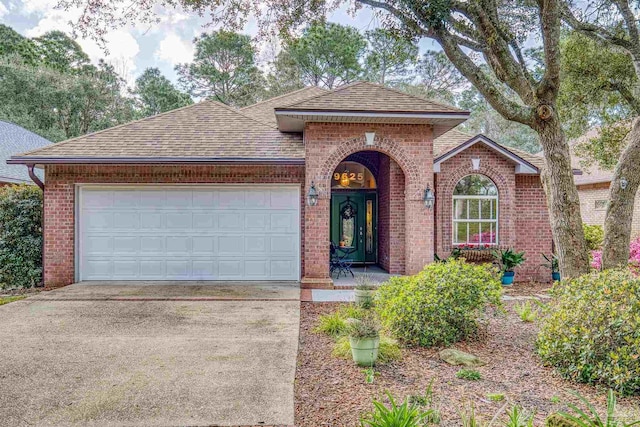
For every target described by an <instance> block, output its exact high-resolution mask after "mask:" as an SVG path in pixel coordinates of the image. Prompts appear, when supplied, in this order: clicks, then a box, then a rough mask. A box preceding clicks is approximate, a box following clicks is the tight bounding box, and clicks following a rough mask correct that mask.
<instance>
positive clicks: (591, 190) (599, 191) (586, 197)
mask: <svg viewBox="0 0 640 427" xmlns="http://www.w3.org/2000/svg"><path fill="white" fill-rule="evenodd" d="M609 185H610V183H609V182H604V183H598V184H587V185H580V186H578V195H579V197H580V213H581V214H582V221H583V222H585V223H586V224H590V225H602V226H604V219H605V216H606V214H607V208H606V207H602V206H601V205H600V206H596V201H597V200H604V201H608V200H609ZM638 236H640V192H638V193H637V194H636V201H635V205H634V208H633V219H632V222H631V238H632V239H635V238H636V237H638Z"/></svg>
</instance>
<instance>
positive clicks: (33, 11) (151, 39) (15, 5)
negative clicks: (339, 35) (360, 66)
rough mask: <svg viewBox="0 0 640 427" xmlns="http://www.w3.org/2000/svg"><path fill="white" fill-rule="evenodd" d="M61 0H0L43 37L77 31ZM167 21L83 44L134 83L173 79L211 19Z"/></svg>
mask: <svg viewBox="0 0 640 427" xmlns="http://www.w3.org/2000/svg"><path fill="white" fill-rule="evenodd" d="M56 4H57V0H0V23H2V24H5V25H8V26H10V27H12V28H13V29H15V30H16V31H18V32H19V33H20V34H22V35H24V36H27V37H37V36H40V35H42V34H44V33H46V32H47V31H52V30H61V31H64V32H66V33H68V34H71V32H72V25H71V23H72V22H73V21H74V20H76V19H77V18H78V16H79V11H77V10H71V11H63V10H58V9H56V8H55V6H56ZM160 18H161V22H160V23H159V24H157V25H156V24H154V25H148V24H145V25H132V26H129V27H126V28H119V29H115V30H111V31H110V32H109V33H108V34H107V35H106V41H107V44H106V48H107V49H108V55H107V54H106V53H105V52H104V50H103V49H102V48H101V47H99V46H98V44H97V43H96V42H95V41H93V40H91V39H81V38H78V39H77V41H78V43H79V44H80V45H81V46H82V48H83V50H84V51H85V52H86V53H87V54H88V55H89V56H90V58H91V60H92V61H94V62H97V61H98V59H100V58H104V59H106V60H107V62H109V63H111V64H113V65H114V66H115V68H116V70H117V71H118V72H119V73H120V74H121V75H122V76H123V77H125V79H126V80H127V82H128V84H129V85H132V84H133V81H134V80H135V78H136V77H137V76H138V75H140V74H141V73H142V72H143V70H144V69H145V68H147V67H157V68H159V69H160V70H161V71H162V73H163V74H164V75H165V76H167V77H168V78H169V79H170V80H172V81H173V82H176V80H177V76H176V73H175V71H174V67H175V66H176V65H177V64H180V63H185V62H190V61H191V59H192V58H193V50H194V47H193V39H194V37H195V36H197V35H199V34H201V33H202V32H203V31H207V30H210V28H204V26H203V25H204V24H206V23H207V21H206V18H200V17H197V16H193V15H189V14H188V13H185V12H183V11H179V10H175V9H161V10H160ZM329 21H332V22H337V23H340V24H344V25H351V26H354V27H356V28H357V29H359V30H360V31H366V30H369V29H372V28H375V27H376V26H377V21H376V20H375V18H374V17H373V14H372V13H371V12H370V11H368V10H361V11H360V12H359V13H358V15H356V16H355V17H352V16H351V15H349V14H348V13H347V12H346V8H345V9H340V10H337V11H336V12H335V13H333V14H332V15H331V16H330V17H329ZM242 32H244V33H245V34H249V35H251V36H255V35H256V32H257V29H256V27H255V23H253V22H251V21H250V22H248V23H247V25H246V26H245V28H244V30H243V31H242ZM420 47H421V50H423V51H424V50H426V49H433V48H434V46H433V43H431V42H429V41H427V40H425V41H422V42H421V43H420ZM273 50H274V49H273V44H271V45H269V44H266V43H265V44H264V45H263V46H262V47H261V53H260V55H261V57H262V58H267V57H268V56H269V55H270V53H272V52H273Z"/></svg>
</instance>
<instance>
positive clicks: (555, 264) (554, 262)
mask: <svg viewBox="0 0 640 427" xmlns="http://www.w3.org/2000/svg"><path fill="white" fill-rule="evenodd" d="M542 258H544V260H545V261H546V262H545V263H543V264H540V265H541V266H542V267H546V268H548V269H549V270H551V279H552V280H553V281H554V282H557V281H559V280H560V262H559V261H558V257H557V256H556V254H551V255H548V256H547V255H545V254H542Z"/></svg>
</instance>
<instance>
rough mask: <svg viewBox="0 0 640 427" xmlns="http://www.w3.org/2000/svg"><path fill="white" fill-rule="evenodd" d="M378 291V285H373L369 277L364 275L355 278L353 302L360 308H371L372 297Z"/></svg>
mask: <svg viewBox="0 0 640 427" xmlns="http://www.w3.org/2000/svg"><path fill="white" fill-rule="evenodd" d="M376 289H378V285H376V284H375V283H373V280H371V277H370V276H368V275H366V274H364V275H362V276H358V277H357V278H356V286H355V289H354V291H353V292H354V294H355V302H356V304H357V305H359V306H362V307H366V308H368V307H371V305H373V295H374V294H375V292H376Z"/></svg>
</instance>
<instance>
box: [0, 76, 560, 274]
mask: <svg viewBox="0 0 640 427" xmlns="http://www.w3.org/2000/svg"><path fill="white" fill-rule="evenodd" d="M468 116H469V114H468V112H466V111H462V110H458V109H455V108H452V107H449V106H445V105H441V104H438V103H435V102H431V101H427V100H424V99H421V98H417V97H413V96H410V95H407V94H404V93H401V92H398V91H395V90H392V89H388V88H384V87H382V86H379V85H375V84H371V83H364V82H356V83H353V84H350V85H346V86H343V87H340V88H338V89H335V90H333V91H325V90H323V89H319V88H315V87H313V88H305V89H301V90H299V91H296V92H293V93H290V94H287V95H283V96H280V97H276V98H273V99H270V100H267V101H264V102H261V103H258V104H256V105H252V106H249V107H246V108H243V109H239V110H238V109H233V108H230V107H227V106H225V105H222V104H219V103H216V102H212V101H204V102H201V103H199V104H195V105H192V106H188V107H184V108H181V109H177V110H174V111H170V112H168V113H164V114H160V115H157V116H154V117H150V118H146V119H143V120H139V121H136V122H132V123H129V124H126V125H122V126H118V127H114V128H111V129H108V130H104V131H101V132H96V133H93V134H90V135H86V136H83V137H80V138H75V139H71V140H68V141H65V142H61V143H59V144H55V145H53V146H51V147H47V148H44V149H40V150H35V151H31V152H28V153H25V154H22V155H19V156H15V157H13V158H12V159H11V160H10V163H14V164H25V165H36V166H38V167H42V168H44V170H45V174H46V180H47V181H46V186H45V218H46V223H45V225H46V228H45V230H46V232H45V282H46V284H48V285H65V284H69V283H72V282H75V281H91V280H232V281H249V280H287V281H289V280H290V281H296V282H298V281H299V282H300V283H301V284H302V286H305V287H330V286H332V278H331V277H330V276H329V258H330V242H333V243H334V244H335V245H336V246H337V247H338V250H339V251H347V252H348V253H349V256H350V257H351V258H352V259H353V260H354V261H355V262H357V263H362V264H377V265H379V266H380V267H382V268H383V269H385V270H387V271H389V272H390V273H396V274H414V273H417V272H418V271H420V270H421V269H422V268H423V267H424V265H425V264H427V263H429V262H432V261H433V259H434V254H435V253H437V254H439V255H440V256H446V255H448V253H449V252H450V251H451V249H452V247H454V246H457V245H463V244H473V245H480V246H482V247H485V246H486V247H498V246H499V247H515V248H517V249H519V250H525V251H527V252H528V254H529V260H528V261H527V263H526V265H525V266H524V267H523V268H522V270H521V273H519V278H520V279H521V280H547V278H548V272H540V271H539V269H538V267H537V266H538V265H539V263H540V260H539V253H540V252H544V253H549V252H551V231H550V226H549V220H548V217H547V208H546V202H545V197H544V193H543V190H542V186H541V182H540V175H539V173H540V167H541V160H540V159H539V158H537V157H535V156H531V155H529V154H527V153H523V152H520V151H516V150H512V149H507V148H505V147H503V146H501V145H500V144H498V143H497V142H495V141H492V140H490V139H488V138H486V137H484V136H482V135H478V136H469V135H465V134H463V133H461V132H458V131H456V130H453V128H455V127H456V126H457V125H458V124H460V123H462V122H464V121H465V120H466V119H467V118H468ZM433 194H435V203H434V205H432V202H434V200H433V198H432V197H430V196H431V195H433ZM312 195H317V197H311V196H312Z"/></svg>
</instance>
